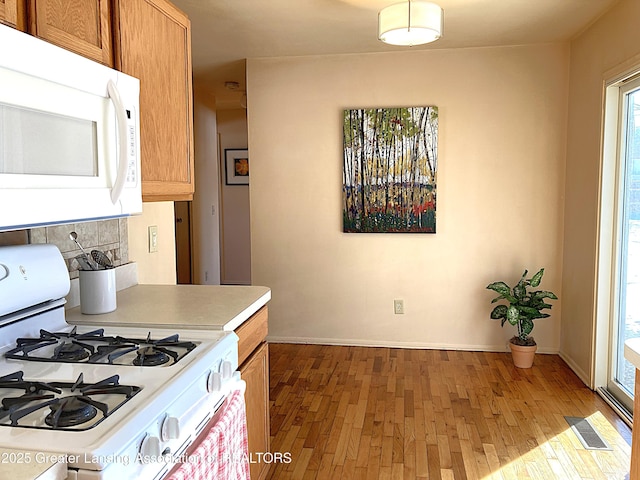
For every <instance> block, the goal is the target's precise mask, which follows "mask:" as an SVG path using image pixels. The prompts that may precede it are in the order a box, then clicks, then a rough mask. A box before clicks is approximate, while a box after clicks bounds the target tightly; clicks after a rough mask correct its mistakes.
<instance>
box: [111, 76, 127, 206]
mask: <svg viewBox="0 0 640 480" xmlns="http://www.w3.org/2000/svg"><path fill="white" fill-rule="evenodd" d="M107 91H108V92H109V98H110V99H111V101H112V102H113V106H114V107H115V111H116V121H117V125H118V171H117V174H116V181H115V182H114V184H113V187H112V188H111V202H112V203H113V204H114V205H115V204H116V203H118V200H119V199H120V195H121V194H122V189H123V188H124V182H125V180H126V177H127V112H126V110H125V108H124V105H123V104H122V100H121V99H120V92H118V88H117V87H116V84H115V83H113V81H112V80H109V82H108V83H107Z"/></svg>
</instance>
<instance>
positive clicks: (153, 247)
mask: <svg viewBox="0 0 640 480" xmlns="http://www.w3.org/2000/svg"><path fill="white" fill-rule="evenodd" d="M157 251H158V226H157V225H151V226H150V227H149V253H154V252H157Z"/></svg>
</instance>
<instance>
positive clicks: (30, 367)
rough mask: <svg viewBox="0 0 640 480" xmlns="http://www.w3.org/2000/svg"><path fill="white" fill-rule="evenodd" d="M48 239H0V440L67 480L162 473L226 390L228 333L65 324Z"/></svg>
mask: <svg viewBox="0 0 640 480" xmlns="http://www.w3.org/2000/svg"><path fill="white" fill-rule="evenodd" d="M68 290H69V277H68V272H67V270H66V268H65V264H64V261H63V259H62V257H61V255H60V252H59V251H58V250H57V248H56V247H55V246H52V245H29V246H21V247H0V402H1V404H0V405H1V406H0V447H5V448H13V449H23V450H30V451H32V452H33V454H32V458H31V461H35V462H38V463H42V462H44V461H46V460H49V459H62V460H64V461H66V462H67V464H68V478H69V479H72V480H75V479H77V480H98V479H101V480H105V479H106V480H112V479H118V480H124V479H141V480H156V479H161V478H163V477H164V476H165V475H166V474H167V472H168V471H169V470H170V469H171V468H172V467H173V466H174V464H175V463H179V462H181V461H183V460H184V459H183V455H184V453H185V452H186V451H187V449H188V447H190V446H191V444H192V443H193V442H194V440H195V438H196V437H197V436H198V434H199V433H200V432H201V431H202V429H203V428H204V427H205V426H206V425H207V423H208V422H209V420H210V419H211V418H212V416H213V414H214V412H215V410H216V409H217V407H218V406H219V405H221V404H222V403H223V401H224V399H225V397H226V396H227V395H228V393H229V392H230V391H231V390H232V389H234V388H238V387H240V388H241V386H242V382H241V381H240V379H239V374H238V373H237V372H236V369H237V367H238V351H237V342H238V337H237V336H236V335H235V334H234V333H233V332H221V331H194V330H185V331H184V332H175V331H169V330H165V329H158V328H148V329H147V328H140V327H105V328H97V327H95V326H77V327H75V326H70V325H68V324H67V323H66V321H65V318H64V298H63V297H64V296H65V295H66V294H67V292H68Z"/></svg>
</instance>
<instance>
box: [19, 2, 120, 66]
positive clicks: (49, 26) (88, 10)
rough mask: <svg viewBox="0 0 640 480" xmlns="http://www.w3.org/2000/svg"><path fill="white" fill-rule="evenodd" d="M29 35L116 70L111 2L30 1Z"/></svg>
mask: <svg viewBox="0 0 640 480" xmlns="http://www.w3.org/2000/svg"><path fill="white" fill-rule="evenodd" d="M29 33H31V34H32V35H35V36H36V37H39V38H42V39H43V40H46V41H48V42H51V43H54V44H56V45H58V46H60V47H62V48H65V49H67V50H71V51H72V52H75V53H78V54H80V55H83V56H85V57H87V58H90V59H92V60H95V61H96V62H100V63H103V64H105V65H108V66H110V67H112V66H113V48H112V36H111V9H110V4H109V0H30V1H29Z"/></svg>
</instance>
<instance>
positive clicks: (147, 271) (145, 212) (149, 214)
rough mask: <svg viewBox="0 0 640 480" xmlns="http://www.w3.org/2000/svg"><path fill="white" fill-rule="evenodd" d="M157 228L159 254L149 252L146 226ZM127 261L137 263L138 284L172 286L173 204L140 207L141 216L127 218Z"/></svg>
mask: <svg viewBox="0 0 640 480" xmlns="http://www.w3.org/2000/svg"><path fill="white" fill-rule="evenodd" d="M151 225H156V226H157V227H158V251H157V252H154V253H149V233H148V229H149V226H151ZM129 260H130V261H132V262H137V263H138V282H139V283H147V284H164V285H175V283H176V243H175V219H174V214H173V202H151V203H149V202H148V203H144V204H143V205H142V215H134V216H131V217H129Z"/></svg>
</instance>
